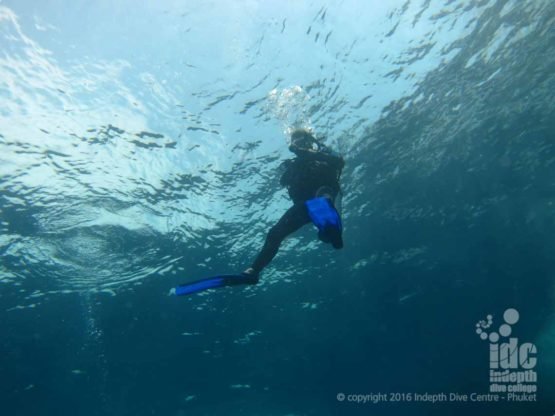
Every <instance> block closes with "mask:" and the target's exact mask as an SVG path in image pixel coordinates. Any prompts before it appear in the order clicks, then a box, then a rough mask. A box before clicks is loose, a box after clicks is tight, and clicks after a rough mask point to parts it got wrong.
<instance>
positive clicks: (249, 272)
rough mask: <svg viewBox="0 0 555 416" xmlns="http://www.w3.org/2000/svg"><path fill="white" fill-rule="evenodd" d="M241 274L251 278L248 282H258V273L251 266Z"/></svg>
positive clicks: (253, 283)
mask: <svg viewBox="0 0 555 416" xmlns="http://www.w3.org/2000/svg"><path fill="white" fill-rule="evenodd" d="M241 274H242V275H244V276H247V277H248V278H249V280H252V281H249V284H252V285H255V284H257V283H258V279H259V276H258V273H257V272H256V270H254V269H253V268H252V267H249V268H248V269H247V270H245V271H244V272H243V273H241Z"/></svg>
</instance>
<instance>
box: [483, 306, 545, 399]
mask: <svg viewBox="0 0 555 416" xmlns="http://www.w3.org/2000/svg"><path fill="white" fill-rule="evenodd" d="M519 319H520V314H519V313H518V311H517V310H516V309H514V308H509V309H507V310H506V311H505V312H504V313H503V323H501V325H499V327H498V328H497V330H495V331H492V330H490V329H491V328H492V326H493V316H492V315H488V316H487V317H486V319H485V320H482V321H479V322H478V323H477V324H476V333H477V334H478V335H479V336H480V339H482V340H484V341H486V340H488V341H489V368H490V371H489V376H490V377H489V378H490V392H492V393H509V395H508V397H507V398H508V399H509V400H513V401H531V400H534V401H535V394H533V395H532V394H527V393H535V392H536V391H537V386H536V383H537V381H538V375H537V373H536V371H534V368H535V367H536V365H537V361H538V360H537V353H538V350H537V348H536V346H535V345H534V344H532V343H531V342H524V343H521V342H519V340H518V338H517V337H515V336H512V335H513V325H515V324H516V323H517V322H518V321H519ZM519 393H523V394H519ZM530 396H534V397H533V399H532V398H530Z"/></svg>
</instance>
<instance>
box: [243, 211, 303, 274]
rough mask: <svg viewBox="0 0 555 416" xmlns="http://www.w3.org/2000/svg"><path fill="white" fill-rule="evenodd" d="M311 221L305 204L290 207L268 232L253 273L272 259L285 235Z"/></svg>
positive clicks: (253, 267) (253, 265)
mask: <svg viewBox="0 0 555 416" xmlns="http://www.w3.org/2000/svg"><path fill="white" fill-rule="evenodd" d="M309 222H310V217H309V216H308V213H307V212H306V207H305V205H304V204H295V205H293V206H292V207H291V208H289V209H288V210H287V212H286V213H285V214H283V216H282V217H281V218H280V220H279V221H278V222H277V224H276V225H274V226H273V227H272V228H271V229H270V231H269V232H268V235H267V236H266V242H265V243H264V246H263V247H262V250H261V251H260V253H259V254H258V257H256V260H255V261H254V263H253V264H252V266H251V267H252V269H253V273H255V274H258V273H260V271H261V270H262V269H263V268H264V267H266V266H267V265H268V264H269V263H270V262H271V261H272V259H273V258H274V257H275V255H276V254H277V252H278V250H279V246H280V245H281V242H282V241H283V240H284V239H285V237H287V236H288V235H289V234H291V233H293V232H295V231H297V230H298V229H299V228H301V227H302V226H303V225H305V224H308V223H309Z"/></svg>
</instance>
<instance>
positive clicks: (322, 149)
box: [289, 142, 345, 167]
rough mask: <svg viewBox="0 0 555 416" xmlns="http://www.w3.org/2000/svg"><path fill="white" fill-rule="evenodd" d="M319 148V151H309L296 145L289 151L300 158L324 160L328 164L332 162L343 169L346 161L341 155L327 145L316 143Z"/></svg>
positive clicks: (290, 147)
mask: <svg viewBox="0 0 555 416" xmlns="http://www.w3.org/2000/svg"><path fill="white" fill-rule="evenodd" d="M315 143H316V145H317V146H318V149H316V150H314V149H311V148H309V149H307V148H304V147H299V146H295V145H291V146H289V150H290V151H291V152H293V153H295V154H296V155H297V156H298V157H301V158H306V159H312V160H324V161H327V162H331V163H334V164H337V165H339V166H341V167H343V165H345V161H344V160H343V157H341V155H340V154H338V153H336V152H334V151H333V150H331V149H329V148H328V147H327V146H326V145H323V144H321V143H318V142H315Z"/></svg>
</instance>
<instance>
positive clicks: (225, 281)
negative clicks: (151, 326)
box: [172, 273, 258, 296]
mask: <svg viewBox="0 0 555 416" xmlns="http://www.w3.org/2000/svg"><path fill="white" fill-rule="evenodd" d="M256 283H258V275H256V274H248V273H239V274H222V275H219V276H213V277H206V278H204V279H200V280H195V281H194V282H191V283H185V284H182V285H179V286H177V287H176V288H175V289H174V290H173V291H172V292H173V294H175V295H176V296H183V295H189V294H191V293H197V292H201V291H203V290H207V289H214V288H217V287H224V286H236V285H254V284H256Z"/></svg>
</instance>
